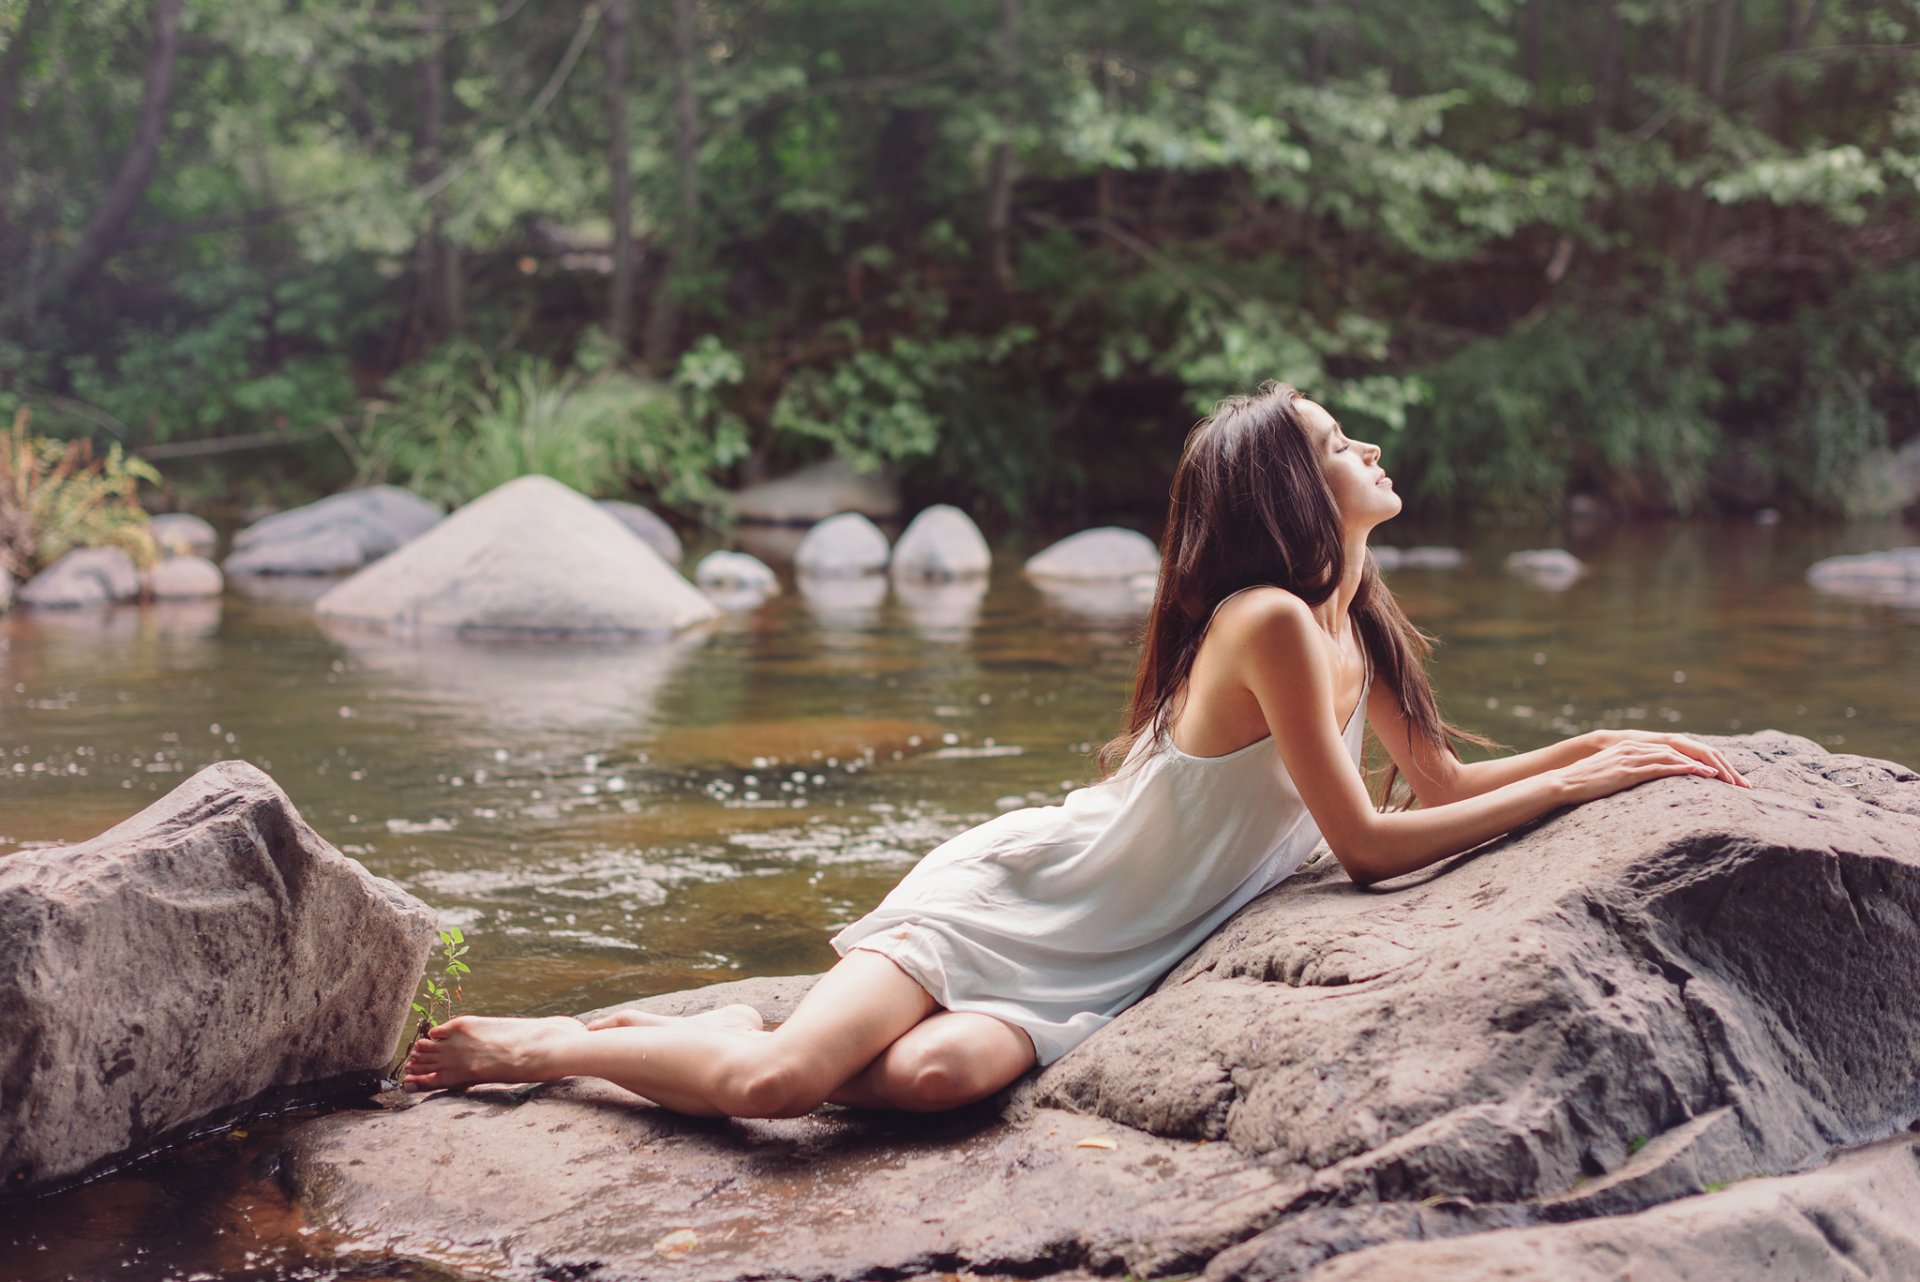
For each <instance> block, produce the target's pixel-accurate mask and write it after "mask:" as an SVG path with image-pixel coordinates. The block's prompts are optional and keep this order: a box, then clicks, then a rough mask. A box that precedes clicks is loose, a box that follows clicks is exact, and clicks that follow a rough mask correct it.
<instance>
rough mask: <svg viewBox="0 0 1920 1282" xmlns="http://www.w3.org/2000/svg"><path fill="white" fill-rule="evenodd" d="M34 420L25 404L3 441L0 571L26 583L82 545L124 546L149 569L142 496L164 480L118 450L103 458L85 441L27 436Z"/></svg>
mask: <svg viewBox="0 0 1920 1282" xmlns="http://www.w3.org/2000/svg"><path fill="white" fill-rule="evenodd" d="M30 418H31V413H30V411H29V409H28V408H27V407H26V406H21V407H20V409H18V410H17V411H15V413H14V416H13V426H12V428H11V429H10V430H9V431H7V432H6V433H5V434H4V435H0V566H4V568H6V569H8V570H10V571H11V572H12V573H13V574H14V575H15V577H17V578H23V579H24V578H27V577H29V576H31V575H32V574H34V573H35V572H37V571H38V570H40V569H41V568H42V567H44V566H46V565H48V564H49V563H51V562H53V561H57V560H59V559H60V558H61V557H62V556H65V555H66V554H67V553H68V552H71V551H73V550H74V549H75V548H83V547H117V548H122V549H124V550H125V551H126V552H127V554H128V555H129V556H131V557H133V559H134V561H135V562H136V563H138V564H140V565H151V564H152V563H153V562H154V561H155V560H156V559H157V552H156V549H155V547H154V543H153V534H152V531H151V530H150V529H149V528H148V521H147V514H146V512H145V511H144V510H142V509H141V507H140V502H139V498H138V490H139V486H140V482H142V481H146V482H148V483H149V484H158V483H159V480H160V474H159V473H158V472H155V471H154V470H153V467H152V466H151V465H150V464H148V463H146V462H144V461H142V460H140V459H137V458H128V457H126V456H125V455H124V454H123V453H122V452H121V449H120V446H119V445H118V444H115V445H111V446H109V447H108V449H107V453H106V456H105V457H104V458H102V457H96V456H95V454H94V452H93V443H92V442H91V441H88V440H84V439H83V440H78V441H49V440H45V439H43V438H41V437H37V436H30V435H28V433H27V423H28V421H29V419H30Z"/></svg>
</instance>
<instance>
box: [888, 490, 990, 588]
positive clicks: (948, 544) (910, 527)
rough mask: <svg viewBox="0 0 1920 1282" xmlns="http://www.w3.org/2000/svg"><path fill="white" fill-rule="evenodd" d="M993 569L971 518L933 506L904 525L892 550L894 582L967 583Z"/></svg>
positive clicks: (946, 506)
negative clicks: (933, 581) (950, 581)
mask: <svg viewBox="0 0 1920 1282" xmlns="http://www.w3.org/2000/svg"><path fill="white" fill-rule="evenodd" d="M992 565H993V553H992V552H990V551H989V550H988V549H987V540H986V539H985V538H984V537H983V536H982V535H981V533H980V527H979V526H977V525H975V524H974V523H973V518H972V517H970V516H968V515H967V514H966V513H965V512H962V511H961V510H960V509H959V508H957V507H954V506H952V505H951V504H947V503H936V504H934V505H933V506H932V507H930V508H927V509H926V510H925V511H923V512H921V513H920V515H918V516H916V517H914V518H913V520H912V521H910V522H908V523H907V528H906V529H905V530H903V531H901V533H900V541H899V542H898V543H896V544H895V545H894V548H893V564H892V570H893V577H894V578H896V579H969V578H977V577H980V576H982V575H984V574H986V572H987V571H988V569H990V568H991V567H992Z"/></svg>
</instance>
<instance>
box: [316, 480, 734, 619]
mask: <svg viewBox="0 0 1920 1282" xmlns="http://www.w3.org/2000/svg"><path fill="white" fill-rule="evenodd" d="M314 609H315V610H316V612H317V613H318V614H319V615H320V616H321V617H322V618H323V619H334V620H338V621H340V622H343V623H350V624H357V625H363V626H368V627H372V628H376V629H380V630H383V631H389V632H396V633H416V632H425V633H442V634H449V633H459V634H464V635H468V636H475V637H506V638H516V639H517V638H535V637H543V636H545V637H578V638H589V639H619V638H625V637H636V636H654V637H658V636H666V635H671V634H672V633H674V632H678V631H680V630H681V629H683V628H686V627H689V626H691V625H693V624H696V623H702V622H706V621H708V620H711V619H714V618H717V617H718V616H719V611H718V610H717V609H715V608H714V606H713V604H712V603H711V602H709V601H708V600H707V598H706V597H705V596H704V595H702V594H701V592H700V590H699V589H698V588H696V587H694V586H693V585H692V584H691V583H689V582H687V581H686V580H685V579H684V578H682V577H681V576H680V573H679V571H677V570H675V569H674V568H673V567H672V566H670V565H668V564H667V563H666V562H665V561H663V560H661V559H660V556H659V554H658V553H656V552H655V551H654V550H653V549H652V548H650V547H649V546H647V544H646V543H645V542H644V541H642V540H641V539H638V538H635V537H634V535H633V533H632V531H631V530H629V529H628V527H627V526H626V525H624V524H622V523H621V521H620V520H619V519H618V518H616V517H615V516H614V515H612V514H611V513H609V512H608V511H607V510H606V509H605V508H603V507H601V506H600V505H598V504H596V503H594V502H593V501H592V500H591V499H588V498H586V497H585V496H584V495H582V494H580V493H578V492H577V491H575V490H572V489H569V488H568V487H567V486H565V485H562V484H561V483H560V482H558V481H555V480H553V479H551V478H549V477H545V476H523V477H521V478H520V479H518V480H515V481H509V482H507V483H506V484H505V485H502V486H500V487H499V488H498V489H496V490H493V491H492V492H491V493H488V494H485V495H482V496H481V497H480V498H477V499H475V500H474V501H473V502H471V503H469V504H467V506H465V507H463V508H461V509H460V510H459V511H458V512H455V513H454V514H453V515H452V516H449V517H447V518H446V519H445V520H444V521H442V522H441V523H440V524H438V525H436V526H434V527H433V529H431V530H429V531H428V532H427V533H425V534H423V535H421V536H420V537H419V538H417V539H415V540H414V541H413V542H411V543H409V544H407V545H406V546H405V547H403V548H401V549H400V550H399V551H397V552H395V553H393V554H392V555H390V556H387V557H385V558H384V559H382V560H380V561H377V562H375V563H374V564H373V565H370V566H368V567H367V568H366V569H364V570H362V571H360V572H359V573H358V574H356V575H354V576H353V577H352V578H350V579H348V580H346V581H345V582H344V583H341V584H339V585H338V586H336V587H335V588H334V589H333V590H332V591H330V592H328V593H327V594H326V595H325V596H323V597H321V598H320V600H319V601H318V602H316V603H315V606H314Z"/></svg>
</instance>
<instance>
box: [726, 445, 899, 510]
mask: <svg viewBox="0 0 1920 1282" xmlns="http://www.w3.org/2000/svg"><path fill="white" fill-rule="evenodd" d="M730 501H731V504H732V507H733V510H734V512H735V513H736V514H737V515H738V516H739V518H740V519H741V520H742V521H758V522H763V523H766V524H773V525H807V524H811V523H813V522H815V521H824V520H826V519H827V518H828V517H830V516H832V515H833V514H834V513H836V512H858V513H860V514H861V515H863V516H869V517H877V518H882V519H884V518H886V517H890V516H895V515H898V513H899V511H900V491H899V488H898V487H897V486H896V485H895V484H894V482H893V478H892V477H891V476H890V475H888V474H887V473H886V472H884V471H880V472H855V471H854V470H853V467H852V465H850V464H848V463H846V462H844V461H842V460H840V459H837V458H832V459H825V460H823V461H821V462H819V463H813V464H809V465H808V466H806V467H803V468H801V469H800V470H799V471H797V472H792V473H789V474H788V475H786V476H783V477H780V478H779V479H778V480H773V481H766V482H763V483H761V484H759V485H749V486H746V487H745V488H743V489H740V490H737V491H735V492H734V493H733V495H732V496H731V498H730Z"/></svg>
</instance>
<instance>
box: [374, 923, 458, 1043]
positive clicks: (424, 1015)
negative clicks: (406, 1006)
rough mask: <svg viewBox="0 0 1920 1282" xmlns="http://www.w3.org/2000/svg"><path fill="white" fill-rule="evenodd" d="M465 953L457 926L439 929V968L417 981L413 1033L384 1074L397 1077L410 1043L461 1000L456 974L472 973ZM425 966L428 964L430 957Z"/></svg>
mask: <svg viewBox="0 0 1920 1282" xmlns="http://www.w3.org/2000/svg"><path fill="white" fill-rule="evenodd" d="M466 955H467V937H466V936H465V935H464V934H462V933H461V931H460V928H459V927H458V926H449V927H447V928H446V929H445V930H443V931H441V932H440V969H439V971H438V972H437V973H436V972H435V971H433V970H432V969H429V970H428V971H427V973H426V974H425V975H424V976H423V977H422V978H421V980H420V996H419V997H417V998H416V999H415V1000H414V1003H413V1013H414V1015H415V1016H416V1017H417V1019H416V1022H415V1024H414V1026H413V1035H412V1036H411V1037H409V1038H408V1039H407V1041H406V1044H405V1045H404V1046H402V1047H401V1048H400V1054H399V1058H398V1059H396V1060H395V1061H394V1066H393V1070H392V1071H391V1072H390V1073H389V1074H388V1076H390V1077H396V1078H397V1077H398V1076H400V1071H401V1069H403V1068H404V1067H405V1066H406V1062H407V1055H408V1052H409V1051H411V1049H412V1047H413V1044H414V1042H416V1041H418V1040H419V1039H420V1038H422V1037H425V1036H426V1035H427V1030H428V1029H431V1028H433V1027H434V1026H435V1025H437V1024H444V1023H446V1022H447V1021H448V1020H450V1019H452V1018H453V1017H454V1014H455V1013H456V1012H457V1011H458V1009H459V1006H460V1000H461V991H460V989H461V985H460V977H461V976H462V975H467V974H471V973H472V971H471V968H470V967H468V965H467V963H466V961H465V960H463V959H464V958H465V957H466ZM428 966H429V967H431V966H432V961H431V960H429V961H428Z"/></svg>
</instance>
